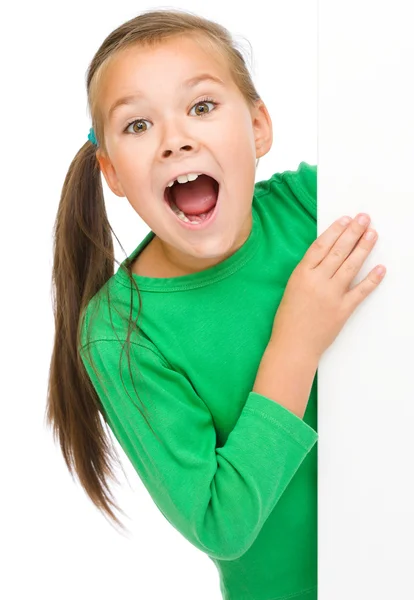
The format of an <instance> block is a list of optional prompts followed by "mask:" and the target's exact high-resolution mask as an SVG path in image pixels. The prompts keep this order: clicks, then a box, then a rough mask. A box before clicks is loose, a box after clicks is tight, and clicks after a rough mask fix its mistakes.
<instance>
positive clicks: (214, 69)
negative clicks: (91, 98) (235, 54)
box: [100, 36, 234, 114]
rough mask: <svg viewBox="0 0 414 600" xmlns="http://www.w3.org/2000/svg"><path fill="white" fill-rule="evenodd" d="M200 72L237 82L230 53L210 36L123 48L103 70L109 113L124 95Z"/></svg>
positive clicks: (102, 91)
mask: <svg viewBox="0 0 414 600" xmlns="http://www.w3.org/2000/svg"><path fill="white" fill-rule="evenodd" d="M200 73H209V74H211V75H213V76H216V77H218V78H219V79H221V80H222V81H223V82H224V84H225V85H227V86H229V87H230V86H233V85H234V83H233V80H232V77H231V71H230V68H229V64H228V59H227V56H226V55H224V53H223V52H221V51H220V50H219V49H218V48H217V47H216V46H215V45H214V44H213V43H211V42H210V41H209V40H207V39H205V38H204V39H203V38H199V37H197V38H195V37H192V36H185V37H184V36H183V37H174V38H170V39H167V40H162V41H159V42H156V43H155V44H151V45H149V44H145V45H135V46H130V47H128V48H125V49H123V50H120V51H119V52H118V53H117V54H116V55H115V56H114V57H113V58H112V59H111V60H110V61H109V63H108V65H107V67H106V68H105V70H104V73H103V74H102V79H101V86H100V96H101V99H102V100H103V103H104V105H105V109H104V111H105V113H106V114H107V111H108V109H109V107H110V106H111V104H112V103H113V101H114V100H116V99H117V98H118V97H119V96H120V95H126V94H128V93H134V92H135V91H137V90H141V91H145V89H146V88H147V87H148V86H154V87H155V88H156V89H160V88H159V86H160V85H162V84H163V83H164V84H165V85H167V84H172V85H175V84H176V85H177V86H178V85H179V84H180V82H181V81H184V80H185V79H188V78H189V77H193V76H196V75H198V74H200Z"/></svg>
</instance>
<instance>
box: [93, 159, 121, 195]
mask: <svg viewBox="0 0 414 600" xmlns="http://www.w3.org/2000/svg"><path fill="white" fill-rule="evenodd" d="M96 160H97V161H98V163H99V167H100V169H101V171H102V173H103V176H104V177H105V180H106V183H107V184H108V187H109V188H110V190H111V191H112V192H113V193H114V194H115V195H116V196H119V197H120V198H123V197H125V193H124V190H123V189H122V185H121V183H120V181H119V179H118V177H117V174H116V172H115V169H114V167H113V164H112V163H111V160H110V159H109V157H108V156H106V154H103V153H102V152H101V150H100V148H98V150H97V151H96Z"/></svg>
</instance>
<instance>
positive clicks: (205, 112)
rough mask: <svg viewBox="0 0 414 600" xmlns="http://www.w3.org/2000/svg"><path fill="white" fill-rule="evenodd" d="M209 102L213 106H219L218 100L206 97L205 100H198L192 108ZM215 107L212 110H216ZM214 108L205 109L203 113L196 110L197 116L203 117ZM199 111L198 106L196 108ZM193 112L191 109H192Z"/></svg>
mask: <svg viewBox="0 0 414 600" xmlns="http://www.w3.org/2000/svg"><path fill="white" fill-rule="evenodd" d="M207 104H212V105H213V107H214V108H215V107H216V106H217V102H214V100H210V98H205V99H204V100H200V102H197V103H196V104H194V106H193V107H192V108H191V110H193V108H194V107H197V106H200V107H203V106H204V107H206V106H207ZM214 108H213V109H212V110H214ZM212 110H208V111H206V110H203V111H202V112H201V113H197V112H196V116H197V117H203V116H204V115H208V114H210V113H211V112H212ZM196 111H197V108H196ZM190 114H191V111H190Z"/></svg>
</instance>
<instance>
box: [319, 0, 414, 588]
mask: <svg viewBox="0 0 414 600" xmlns="http://www.w3.org/2000/svg"><path fill="white" fill-rule="evenodd" d="M410 5H411V3H410V2H407V1H401V0H400V1H397V2H393V3H392V4H391V3H388V2H376V3H375V4H374V2H368V1H363V2H361V1H357V0H351V1H350V2H346V3H345V4H344V3H339V2H332V0H331V1H330V2H329V1H328V0H320V1H319V21H318V30H319V31H318V208H319V211H318V230H319V232H320V233H321V232H322V231H323V230H324V229H326V228H327V227H328V225H329V224H330V223H331V222H332V221H333V220H334V219H335V217H336V216H337V215H338V213H341V214H342V213H343V214H349V215H351V216H354V215H355V214H356V213H358V212H368V214H369V215H370V216H371V218H372V226H373V227H374V228H375V229H377V231H378V233H379V238H378V241H377V244H376V247H375V248H374V250H373V252H372V253H371V255H370V256H369V257H368V259H367V261H366V263H365V264H364V266H363V268H362V269H361V271H360V274H359V276H358V277H357V278H356V280H355V283H358V282H359V281H360V280H361V279H362V278H363V277H365V276H366V275H367V274H368V272H369V271H370V270H371V269H372V268H374V267H375V266H376V265H377V264H384V265H385V266H386V267H387V269H388V272H387V274H386V275H385V278H384V280H383V281H382V283H381V284H380V286H379V288H378V289H376V290H375V291H374V292H373V293H372V294H371V296H369V297H368V298H367V299H366V300H365V301H364V302H363V303H362V304H361V305H360V306H359V307H358V309H357V310H356V311H355V313H354V314H353V315H352V317H351V318H350V319H349V320H348V321H347V323H346V325H345V328H344V329H343V330H342V332H341V334H340V337H339V338H338V339H337V340H336V342H335V343H334V344H333V345H332V346H331V348H329V349H328V350H327V351H326V353H325V354H324V355H323V357H322V360H321V363H320V366H319V376H318V391H319V394H318V398H319V413H318V417H319V418H318V425H319V427H318V429H319V447H318V455H319V470H318V474H319V504H318V507H319V535H318V541H319V596H318V599H319V600H349V599H351V598H352V600H368V599H369V600H371V599H372V600H374V599H375V600H389V599H391V598H392V599H393V600H394V599H395V600H396V599H397V598H398V600H400V599H401V600H411V599H412V598H414V585H413V567H414V550H413V539H414V488H413V472H414V468H413V462H414V450H413V439H414V436H413V422H414V384H413V379H412V373H413V366H412V361H413V351H412V346H413V343H412V341H413V337H414V317H413V310H412V300H413V296H414V277H413V259H414V240H413V233H412V223H413V220H414V179H413V172H414V117H413V106H414V88H413V64H414V37H413V32H412V31H413V30H412V25H413V17H412V13H411V7H410Z"/></svg>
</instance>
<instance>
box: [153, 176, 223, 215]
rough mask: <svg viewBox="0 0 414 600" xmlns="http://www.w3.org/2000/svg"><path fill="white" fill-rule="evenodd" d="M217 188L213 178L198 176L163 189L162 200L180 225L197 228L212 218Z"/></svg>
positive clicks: (217, 192)
mask: <svg viewBox="0 0 414 600" xmlns="http://www.w3.org/2000/svg"><path fill="white" fill-rule="evenodd" d="M184 188H185V189H184ZM219 188H220V186H219V183H218V182H217V181H216V180H215V179H214V178H212V177H210V176H209V175H204V174H200V175H199V176H198V177H197V179H196V180H193V181H188V182H186V183H178V181H175V182H174V184H173V186H171V187H167V188H166V189H165V191H164V200H165V201H166V203H167V204H168V206H169V207H170V209H171V210H172V212H173V213H174V214H175V215H176V217H177V218H178V219H179V220H180V221H181V222H182V223H185V224H188V225H193V226H197V225H201V224H204V223H206V222H207V221H209V220H210V219H211V217H212V216H213V214H214V212H215V209H216V206H217V201H218V196H219Z"/></svg>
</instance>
